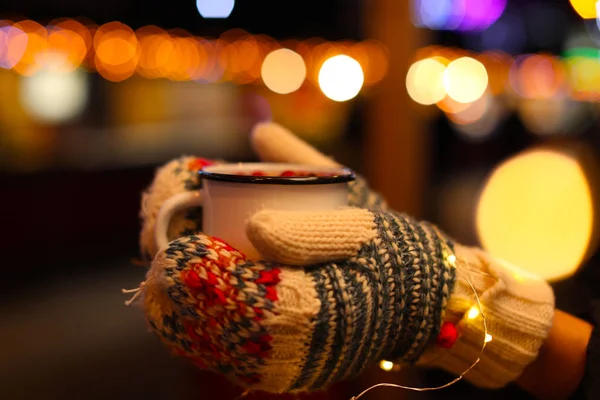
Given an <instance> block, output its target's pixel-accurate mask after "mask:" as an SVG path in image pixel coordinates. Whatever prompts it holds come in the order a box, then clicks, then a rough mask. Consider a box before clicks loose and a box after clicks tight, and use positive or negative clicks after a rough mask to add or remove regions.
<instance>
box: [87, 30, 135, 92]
mask: <svg viewBox="0 0 600 400" xmlns="http://www.w3.org/2000/svg"><path fill="white" fill-rule="evenodd" d="M139 47H140V46H139V42H138V40H137V38H136V36H135V33H134V32H133V30H131V28H129V27H128V26H127V25H124V24H121V23H120V22H109V23H108V24H105V25H102V26H100V27H99V28H98V30H97V31H96V33H95V35H94V49H95V50H96V68H97V69H98V73H99V74H100V75H102V76H103V77H104V78H105V79H108V80H109V81H113V82H118V81H122V80H124V79H127V78H129V77H130V76H131V75H133V73H134V72H135V69H136V67H137V63H138V60H139Z"/></svg>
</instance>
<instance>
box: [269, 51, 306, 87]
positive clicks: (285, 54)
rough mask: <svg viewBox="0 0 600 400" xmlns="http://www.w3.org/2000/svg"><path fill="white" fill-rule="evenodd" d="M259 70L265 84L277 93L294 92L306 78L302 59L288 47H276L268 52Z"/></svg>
mask: <svg viewBox="0 0 600 400" xmlns="http://www.w3.org/2000/svg"><path fill="white" fill-rule="evenodd" d="M260 72H261V76H262V79H263V81H264V83H265V85H266V86H267V87H268V88H269V89H271V90H272V91H274V92H275V93H279V94H287V93H292V92H295V91H296V90H298V89H300V86H302V83H304V80H305V79H306V65H305V64H304V60H303V59H302V57H301V56H300V55H299V54H298V53H296V52H295V51H293V50H290V49H278V50H275V51H273V52H271V53H269V54H268V55H267V56H266V57H265V60H264V61H263V64H262V67H261V71H260Z"/></svg>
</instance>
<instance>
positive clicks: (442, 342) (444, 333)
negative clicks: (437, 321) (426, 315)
mask: <svg viewBox="0 0 600 400" xmlns="http://www.w3.org/2000/svg"><path fill="white" fill-rule="evenodd" d="M457 339H458V329H457V328H456V325H454V324H453V323H452V322H448V321H446V322H444V323H443V324H442V328H441V329H440V334H439V335H438V337H437V341H436V343H437V345H438V346H440V347H443V348H444V349H449V348H451V347H452V346H454V343H456V340H457Z"/></svg>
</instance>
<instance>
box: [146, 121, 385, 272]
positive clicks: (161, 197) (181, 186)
mask: <svg viewBox="0 0 600 400" xmlns="http://www.w3.org/2000/svg"><path fill="white" fill-rule="evenodd" d="M251 144H252V146H253V148H254V151H255V152H256V154H257V155H258V156H259V158H260V159H261V160H262V161H265V162H278V163H288V164H305V165H316V166H337V165H338V164H336V163H335V161H333V160H332V159H330V158H328V157H326V156H324V155H323V154H321V153H320V152H319V151H317V150H316V149H315V148H313V147H312V146H310V145H309V144H307V143H306V142H304V141H302V140H300V139H298V138H297V137H296V136H294V134H292V133H291V132H290V131H289V130H287V129H285V128H284V127H282V126H280V125H277V124H275V123H260V124H257V125H256V127H255V128H254V130H253V133H252V135H251ZM215 163H219V162H218V161H214V160H207V159H203V158H197V157H191V156H184V157H180V158H177V159H175V160H173V161H170V162H169V163H167V164H165V165H164V166H162V167H161V168H159V169H158V170H157V172H156V174H155V177H154V180H153V182H152V184H151V185H150V187H148V189H146V191H145V192H144V193H143V194H142V205H141V212H140V217H141V220H142V229H141V233H140V248H141V253H142V255H143V257H144V259H145V261H147V262H150V261H151V260H152V259H153V258H154V256H155V255H156V252H157V250H158V249H157V248H156V245H155V243H154V229H155V222H156V216H157V214H158V211H159V210H160V207H161V206H162V205H163V203H164V202H165V201H166V200H167V199H168V198H170V197H172V196H174V195H176V194H178V193H181V192H185V191H189V190H197V189H199V188H200V187H201V186H202V180H201V179H200V176H199V175H198V171H199V170H200V169H202V168H203V167H205V166H208V165H213V164H215ZM348 202H349V204H350V205H351V206H355V207H360V208H368V207H378V208H381V209H385V208H386V204H385V202H384V201H383V199H382V198H381V196H379V195H378V194H377V193H375V192H373V191H372V190H371V189H370V188H369V186H368V185H367V183H366V182H365V180H364V179H363V178H362V177H360V176H358V177H357V179H356V180H355V181H354V182H352V183H351V184H350V186H349V198H348ZM201 216H202V212H201V209H200V208H192V209H189V210H186V211H181V212H179V213H177V214H175V215H174V216H173V218H172V219H171V223H170V225H169V231H168V238H169V239H170V240H173V239H175V238H178V237H181V236H187V235H190V234H192V233H195V232H198V231H200V229H201V227H202V220H201Z"/></svg>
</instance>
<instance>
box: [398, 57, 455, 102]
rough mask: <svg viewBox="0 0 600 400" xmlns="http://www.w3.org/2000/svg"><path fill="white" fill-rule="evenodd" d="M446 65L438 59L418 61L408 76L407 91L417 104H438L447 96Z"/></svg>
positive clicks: (409, 70)
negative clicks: (445, 82)
mask: <svg viewBox="0 0 600 400" xmlns="http://www.w3.org/2000/svg"><path fill="white" fill-rule="evenodd" d="M445 70H446V65H444V64H443V63H442V62H440V61H439V60H437V59H433V58H426V59H424V60H420V61H417V62H416V63H414V64H413V65H411V66H410V68H409V69H408V73H407V74H406V90H407V91H408V95H409V96H410V97H411V99H413V100H414V101H415V102H417V103H419V104H423V105H431V104H435V103H438V102H440V101H442V100H443V99H444V97H445V96H446V89H444V82H443V79H442V78H443V76H444V71H445Z"/></svg>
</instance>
